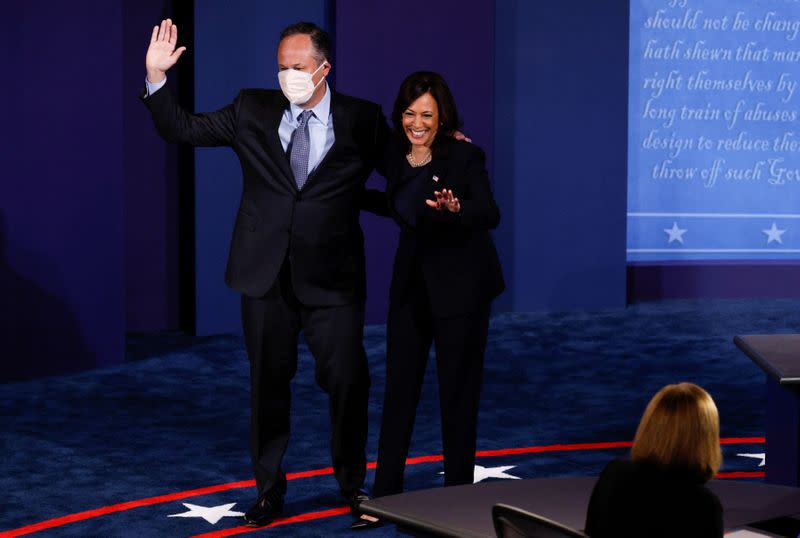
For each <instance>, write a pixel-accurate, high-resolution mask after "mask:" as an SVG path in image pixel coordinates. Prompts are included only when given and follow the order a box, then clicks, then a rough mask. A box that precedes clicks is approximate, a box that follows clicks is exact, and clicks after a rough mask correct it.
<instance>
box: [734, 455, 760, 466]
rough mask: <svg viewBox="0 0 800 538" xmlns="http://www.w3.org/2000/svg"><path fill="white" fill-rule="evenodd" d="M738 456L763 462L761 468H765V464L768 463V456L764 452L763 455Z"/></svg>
mask: <svg viewBox="0 0 800 538" xmlns="http://www.w3.org/2000/svg"><path fill="white" fill-rule="evenodd" d="M736 455H737V456H741V457H743V458H753V459H756V460H761V463H759V464H758V466H759V467H763V466H764V464H765V463H767V454H766V453H765V452H762V453H761V454H736Z"/></svg>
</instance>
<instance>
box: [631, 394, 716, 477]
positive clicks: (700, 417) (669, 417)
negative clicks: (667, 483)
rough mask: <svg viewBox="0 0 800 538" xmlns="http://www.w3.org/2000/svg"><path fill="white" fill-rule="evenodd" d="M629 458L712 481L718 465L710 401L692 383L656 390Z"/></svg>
mask: <svg viewBox="0 0 800 538" xmlns="http://www.w3.org/2000/svg"><path fill="white" fill-rule="evenodd" d="M631 458H632V459H633V460H634V461H638V460H648V461H653V462H656V463H659V464H662V465H665V466H669V467H671V468H677V469H685V470H687V471H690V472H693V473H697V474H698V476H700V477H702V478H704V479H705V480H708V479H710V478H711V477H713V476H714V475H715V474H716V473H717V471H718V470H719V466H720V464H721V463H722V453H721V451H720V446H719V413H718V412H717V406H716V405H715V404H714V400H712V399H711V396H710V395H709V394H708V393H707V392H706V391H705V390H703V389H702V388H700V387H698V386H697V385H695V384H693V383H678V384H676V385H667V386H666V387H664V388H662V389H661V390H659V391H658V392H657V393H656V395H655V396H653V398H652V399H651V400H650V403H649V404H647V408H646V409H645V411H644V414H643V415H642V420H641V422H639V428H638V429H637V430H636V437H635V438H634V441H633V448H632V449H631Z"/></svg>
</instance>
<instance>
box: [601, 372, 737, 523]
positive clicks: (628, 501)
mask: <svg viewBox="0 0 800 538" xmlns="http://www.w3.org/2000/svg"><path fill="white" fill-rule="evenodd" d="M721 462H722V454H721V451H720V445H719V414H718V412H717V406H716V405H715V404H714V400H712V399H711V396H710V395H709V394H708V393H707V392H706V391H705V390H703V389H702V388H700V387H698V386H697V385H694V384H692V383H679V384H676V385H667V386H666V387H664V388H662V389H661V390H659V391H658V393H656V395H655V396H653V398H652V399H651V400H650V403H649V404H648V405H647V408H646V409H645V411H644V415H642V420H641V421H640V422H639V428H638V429H637V431H636V437H635V438H634V441H633V448H632V449H631V455H630V459H625V460H614V461H612V462H610V463H609V464H608V465H606V467H605V469H603V472H602V473H601V475H600V478H599V480H598V481H597V484H596V485H595V487H594V490H593V491H592V496H591V499H590V500H589V508H588V512H587V515H586V533H587V534H588V535H589V536H591V537H592V538H606V537H614V538H628V537H631V538H632V537H637V538H641V537H645V536H646V537H648V538H660V537H664V538H667V537H670V538H674V537H678V536H679V537H682V538H694V537H696V538H717V537H722V534H723V524H722V505H721V504H720V502H719V499H718V498H717V496H716V495H715V494H714V493H713V492H712V491H710V490H709V489H708V488H707V487H706V485H705V484H706V482H707V481H708V480H709V479H711V478H712V477H713V476H714V475H715V474H716V472H717V470H718V469H719V466H720V464H721Z"/></svg>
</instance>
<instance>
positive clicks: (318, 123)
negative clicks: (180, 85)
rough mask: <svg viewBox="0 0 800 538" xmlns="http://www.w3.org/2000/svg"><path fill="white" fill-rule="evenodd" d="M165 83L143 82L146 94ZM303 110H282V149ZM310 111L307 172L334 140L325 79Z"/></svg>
mask: <svg viewBox="0 0 800 538" xmlns="http://www.w3.org/2000/svg"><path fill="white" fill-rule="evenodd" d="M166 83H167V79H166V78H164V80H162V81H161V82H157V83H155V84H153V83H151V82H150V81H149V80H147V79H145V84H146V85H147V95H148V96H149V95H153V94H154V93H155V92H157V91H158V90H160V89H161V88H162V87H163V86H164V84H166ZM303 110H305V109H304V108H301V107H299V106H297V105H292V104H290V105H289V107H288V108H287V109H286V110H285V111H284V113H283V116H281V124H280V126H279V127H278V136H279V137H280V139H281V145H282V146H283V151H286V148H288V147H289V143H290V142H291V140H292V133H294V130H295V129H296V128H297V118H298V117H299V116H300V113H302V112H303ZM311 111H312V112H313V113H314V114H313V115H312V116H311V119H309V120H308V135H309V142H310V143H311V147H310V148H309V152H308V173H309V174H311V172H313V171H314V169H315V168H316V167H317V166H319V163H321V162H322V159H323V158H325V155H326V154H327V153H328V151H330V149H331V147H332V146H333V141H334V140H335V136H334V133H333V114H332V113H331V91H330V87H329V86H328V81H327V80H326V81H325V95H324V96H323V97H322V100H320V102H319V103H317V105H316V106H315V107H314V108H312V109H311Z"/></svg>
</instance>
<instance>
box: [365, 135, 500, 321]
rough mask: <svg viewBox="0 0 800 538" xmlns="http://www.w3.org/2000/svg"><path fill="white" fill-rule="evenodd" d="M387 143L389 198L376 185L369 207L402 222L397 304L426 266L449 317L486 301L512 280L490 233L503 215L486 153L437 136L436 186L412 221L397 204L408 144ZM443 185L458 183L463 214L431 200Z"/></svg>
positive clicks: (393, 299)
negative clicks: (505, 274)
mask: <svg viewBox="0 0 800 538" xmlns="http://www.w3.org/2000/svg"><path fill="white" fill-rule="evenodd" d="M387 148H388V149H387V153H386V156H385V158H384V159H385V161H386V179H387V185H386V194H385V197H383V199H381V197H380V195H377V194H375V191H371V192H369V193H368V195H367V198H366V200H367V201H366V202H365V207H369V208H370V210H372V211H373V212H375V213H378V214H384V215H390V216H391V217H392V218H394V220H395V221H396V222H397V223H398V225H399V226H400V239H399V243H398V247H397V254H396V255H395V260H394V268H393V272H392V284H391V289H390V295H389V301H390V304H398V303H401V302H403V301H405V300H406V298H407V297H408V295H409V286H412V285H414V282H415V279H414V271H416V270H421V271H422V278H423V280H424V282H425V286H426V289H427V292H428V296H429V298H430V303H431V311H432V313H433V314H434V315H436V316H440V317H447V316H454V315H459V314H465V313H469V312H474V311H476V310H480V309H483V308H486V306H487V305H488V304H489V303H490V302H491V300H492V299H494V298H495V297H496V296H497V295H499V294H500V293H501V292H502V291H503V289H504V288H505V283H504V280H503V273H502V270H501V267H500V260H499V258H498V256H497V250H496V249H495V246H494V242H493V241H492V237H491V235H490V234H489V230H491V229H493V228H496V227H497V225H498V223H499V222H500V211H499V210H498V208H497V204H496V203H495V201H494V197H493V195H492V190H491V186H490V184H489V177H488V174H487V172H486V157H485V155H484V152H483V151H482V150H481V149H480V148H479V147H478V146H475V145H473V144H470V143H468V142H463V141H458V140H455V139H452V138H449V137H442V138H441V139H440V140H438V141H437V145H436V147H435V149H434V158H433V160H432V162H431V165H430V172H429V173H427V174H426V177H425V178H424V180H425V181H426V182H427V183H428V187H429V188H423V189H422V192H421V193H419V194H420V196H419V200H418V201H417V203H416V204H415V207H416V208H417V213H416V223H415V226H414V227H413V228H412V227H411V226H409V225H408V224H407V223H406V222H405V220H404V219H403V218H402V217H401V216H400V215H399V214H398V213H397V211H396V209H395V199H396V195H397V190H398V188H399V187H400V186H401V185H402V181H403V167H404V166H405V151H403V150H402V149H401V148H402V146H401V145H400V144H399V143H398V142H397V141H396V140H394V141H392V142H391V143H389V144H387ZM442 189H452V190H453V193H454V195H455V196H456V197H457V198H458V199H459V202H460V203H461V211H460V212H459V213H457V214H456V213H451V212H449V211H446V210H445V211H437V210H435V209H433V208H431V207H429V206H428V205H427V204H426V203H425V200H426V199H431V200H433V199H434V195H433V192H434V191H441V190H442Z"/></svg>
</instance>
